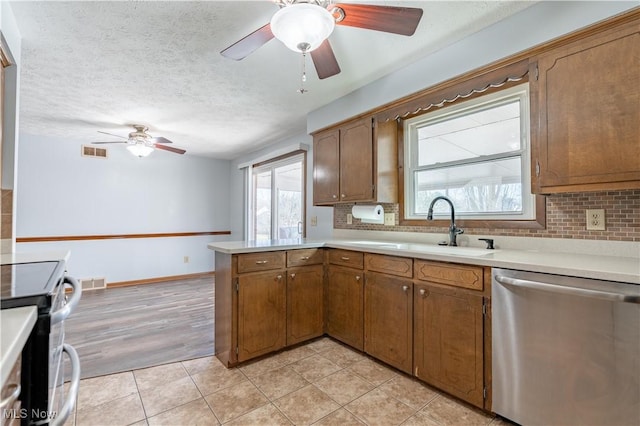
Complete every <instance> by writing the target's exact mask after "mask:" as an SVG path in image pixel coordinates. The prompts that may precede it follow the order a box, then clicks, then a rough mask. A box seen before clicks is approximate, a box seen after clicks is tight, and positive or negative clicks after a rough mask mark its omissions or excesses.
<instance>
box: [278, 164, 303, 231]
mask: <svg viewBox="0 0 640 426" xmlns="http://www.w3.org/2000/svg"><path fill="white" fill-rule="evenodd" d="M275 174H276V190H277V206H276V208H277V210H278V215H277V221H278V222H277V225H276V228H277V230H278V235H277V238H298V237H300V234H299V232H298V231H299V230H301V229H302V228H301V227H299V226H298V224H299V223H300V222H302V162H301V161H300V162H297V163H294V164H289V165H286V166H281V167H278V168H276V169H275Z"/></svg>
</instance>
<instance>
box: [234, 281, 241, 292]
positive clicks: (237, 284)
mask: <svg viewBox="0 0 640 426" xmlns="http://www.w3.org/2000/svg"><path fill="white" fill-rule="evenodd" d="M234 281H235V282H236V293H238V292H239V291H240V282H239V281H238V279H237V278H236V279H235V280H234Z"/></svg>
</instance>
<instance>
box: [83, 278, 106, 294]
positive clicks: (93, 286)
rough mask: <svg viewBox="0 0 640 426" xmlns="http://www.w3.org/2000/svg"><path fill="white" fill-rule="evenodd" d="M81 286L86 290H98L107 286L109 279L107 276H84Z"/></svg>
mask: <svg viewBox="0 0 640 426" xmlns="http://www.w3.org/2000/svg"><path fill="white" fill-rule="evenodd" d="M80 286H81V287H82V291H85V290H98V289H101V288H102V289H104V288H107V280H106V278H104V277H102V278H84V279H81V280H80Z"/></svg>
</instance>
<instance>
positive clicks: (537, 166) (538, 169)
mask: <svg viewBox="0 0 640 426" xmlns="http://www.w3.org/2000/svg"><path fill="white" fill-rule="evenodd" d="M536 176H540V162H539V161H538V160H536Z"/></svg>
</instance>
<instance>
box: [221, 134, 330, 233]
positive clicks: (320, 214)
mask: <svg viewBox="0 0 640 426" xmlns="http://www.w3.org/2000/svg"><path fill="white" fill-rule="evenodd" d="M300 144H305V145H307V146H308V147H309V150H308V151H307V204H306V206H307V214H306V226H307V238H308V239H324V238H329V237H330V236H331V232H332V230H333V208H332V207H315V206H314V205H313V138H312V137H311V136H310V135H307V134H304V133H302V134H300V135H297V136H294V137H292V138H289V139H285V140H283V141H281V142H279V143H277V144H274V145H271V146H269V147H267V148H264V149H261V150H258V151H255V152H252V153H249V154H246V155H243V156H241V157H239V158H237V159H236V160H234V161H233V163H232V165H231V175H230V176H231V196H232V198H231V203H232V205H233V209H232V211H234V212H238V211H242V212H244V214H243V215H240V214H234V215H232V218H231V229H232V230H240V231H243V230H244V220H245V216H246V205H245V198H244V185H245V182H244V170H245V169H238V165H241V164H243V163H247V162H256V159H259V160H258V161H264V160H265V157H270V156H271V157H272V156H277V155H281V154H282V152H281V151H282V150H283V149H285V148H287V147H295V146H299V145H300ZM314 216H315V217H316V218H317V225H316V226H311V218H312V217H314ZM237 236H240V238H234V239H238V240H242V239H244V235H243V234H237Z"/></svg>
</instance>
